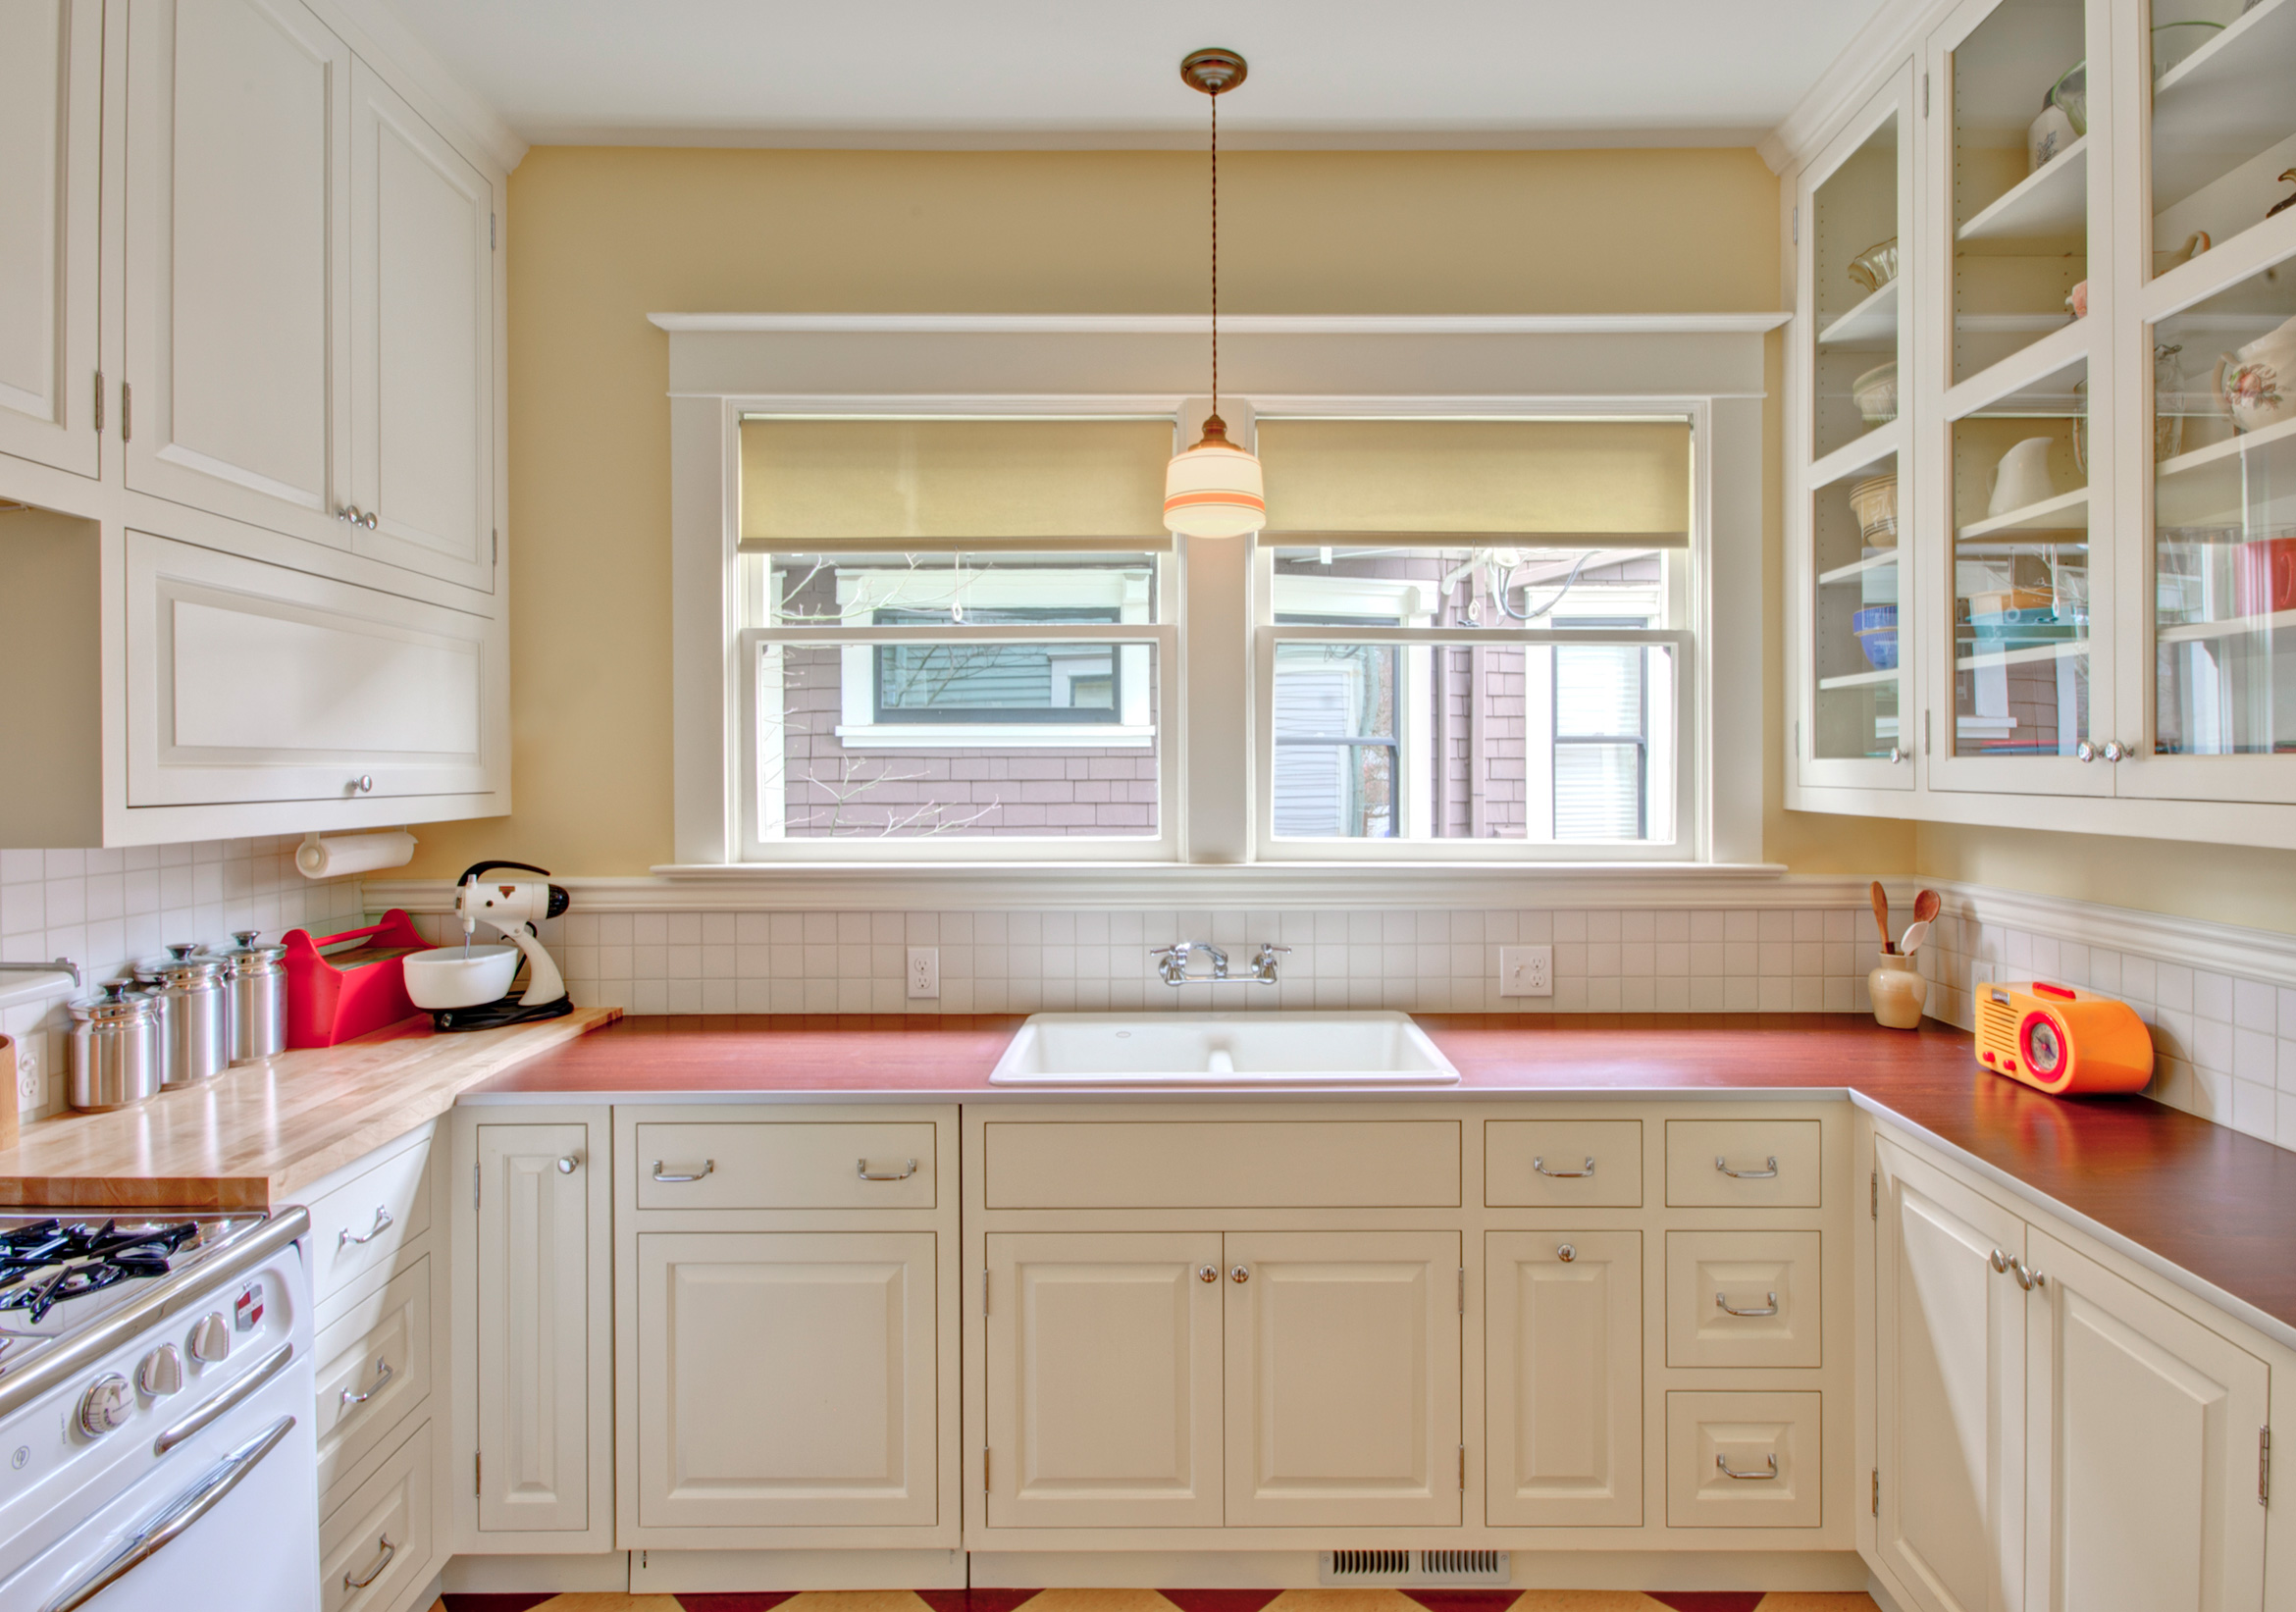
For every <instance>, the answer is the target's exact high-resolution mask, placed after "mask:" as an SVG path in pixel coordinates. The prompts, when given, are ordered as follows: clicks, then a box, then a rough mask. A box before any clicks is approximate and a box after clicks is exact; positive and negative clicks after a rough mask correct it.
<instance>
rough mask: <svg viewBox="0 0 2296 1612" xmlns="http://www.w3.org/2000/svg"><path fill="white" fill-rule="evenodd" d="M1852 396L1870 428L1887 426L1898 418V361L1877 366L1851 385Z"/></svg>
mask: <svg viewBox="0 0 2296 1612" xmlns="http://www.w3.org/2000/svg"><path fill="white" fill-rule="evenodd" d="M1850 395H1851V396H1852V398H1854V399H1855V400H1856V402H1857V412H1858V413H1859V414H1862V415H1863V416H1865V423H1866V424H1867V425H1869V426H1886V425H1888V424H1889V423H1890V422H1891V421H1892V420H1895V419H1896V418H1897V417H1898V361H1897V360H1896V359H1894V358H1893V359H1891V360H1890V361H1889V362H1888V363H1886V364H1877V365H1875V366H1874V367H1873V368H1872V369H1869V370H1867V371H1866V372H1865V373H1864V374H1863V375H1860V376H1859V377H1858V378H1857V379H1856V380H1855V381H1852V383H1851V384H1850Z"/></svg>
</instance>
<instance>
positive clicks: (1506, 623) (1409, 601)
mask: <svg viewBox="0 0 2296 1612" xmlns="http://www.w3.org/2000/svg"><path fill="white" fill-rule="evenodd" d="M1681 562H1682V561H1681V556H1680V554H1679V553H1676V552H1672V551H1669V550H1667V549H1664V548H1633V547H1626V548H1611V547H1578V548H1513V547H1503V546H1491V547H1465V546H1457V547H1448V548H1437V547H1429V546H1405V545H1402V544H1388V545H1381V546H1373V545H1360V546H1344V545H1340V546H1327V547H1306V546H1286V547H1278V549H1277V550H1276V556H1275V571H1276V592H1275V598H1274V600H1273V603H1274V606H1275V613H1276V619H1277V621H1278V623H1290V622H1302V623H1309V624H1316V625H1324V624H1331V625H1336V624H1339V623H1342V622H1350V621H1352V622H1360V623H1361V624H1362V625H1364V626H1366V627H1372V626H1380V627H1530V626H1537V627H1664V626H1667V625H1668V624H1669V623H1668V621H1667V603H1666V601H1667V594H1668V584H1669V581H1670V578H1669V574H1668V573H1669V567H1671V566H1676V565H1679V564H1681Z"/></svg>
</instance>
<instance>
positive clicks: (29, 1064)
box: [16, 1034, 40, 1108]
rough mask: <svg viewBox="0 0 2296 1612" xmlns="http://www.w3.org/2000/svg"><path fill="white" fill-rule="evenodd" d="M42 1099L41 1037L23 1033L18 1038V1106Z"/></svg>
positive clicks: (21, 1106)
mask: <svg viewBox="0 0 2296 1612" xmlns="http://www.w3.org/2000/svg"><path fill="white" fill-rule="evenodd" d="M39 1100H40V1037H39V1036H38V1035H36V1034H35V1035H21V1036H18V1037H17V1038H16V1106H17V1107H18V1108H23V1107H25V1106H26V1104H30V1103H37V1102H38V1101H39Z"/></svg>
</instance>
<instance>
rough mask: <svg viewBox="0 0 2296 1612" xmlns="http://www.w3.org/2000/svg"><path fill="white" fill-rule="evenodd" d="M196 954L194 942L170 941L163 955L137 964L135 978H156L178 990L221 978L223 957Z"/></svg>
mask: <svg viewBox="0 0 2296 1612" xmlns="http://www.w3.org/2000/svg"><path fill="white" fill-rule="evenodd" d="M198 954H199V947H198V944H197V943H196V942H170V943H169V945H168V955H167V956H166V957H164V958H159V959H156V960H154V961H153V962H140V963H137V964H136V966H135V977H136V978H138V979H149V980H157V981H158V982H159V983H160V984H162V985H167V986H171V987H175V988H179V989H182V988H186V987H187V988H190V989H194V990H195V989H197V988H198V987H199V986H201V985H204V984H207V983H209V982H211V981H217V980H221V979H222V977H223V972H224V966H225V964H224V960H223V959H222V958H218V957H203V956H200V955H198Z"/></svg>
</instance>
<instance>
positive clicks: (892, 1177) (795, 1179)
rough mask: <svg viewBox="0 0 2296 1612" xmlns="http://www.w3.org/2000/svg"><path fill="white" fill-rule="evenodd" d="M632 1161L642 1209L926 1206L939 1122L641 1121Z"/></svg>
mask: <svg viewBox="0 0 2296 1612" xmlns="http://www.w3.org/2000/svg"><path fill="white" fill-rule="evenodd" d="M632 1168H633V1169H635V1170H637V1172H638V1207H639V1208H640V1209H930V1208H932V1207H933V1127H932V1125H930V1124H929V1123H913V1124H891V1123H869V1124H833V1125H822V1124H812V1125H809V1124H780V1123H758V1124H752V1123H738V1124H662V1125H643V1124H642V1125H640V1126H639V1127H638V1152H637V1157H636V1158H635V1159H634V1160H633V1161H632ZM681 1176H691V1177H696V1178H695V1179H679V1178H678V1177H681Z"/></svg>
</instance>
